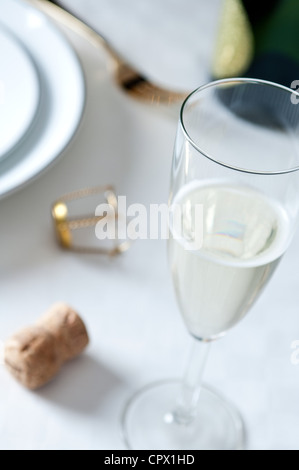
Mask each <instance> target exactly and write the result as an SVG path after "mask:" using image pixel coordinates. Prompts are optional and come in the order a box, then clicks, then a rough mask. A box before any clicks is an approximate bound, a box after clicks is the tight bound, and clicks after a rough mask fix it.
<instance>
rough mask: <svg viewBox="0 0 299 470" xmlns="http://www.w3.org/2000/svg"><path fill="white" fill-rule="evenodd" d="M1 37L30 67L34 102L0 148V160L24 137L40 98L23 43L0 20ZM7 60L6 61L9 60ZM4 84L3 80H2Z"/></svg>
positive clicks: (30, 60)
mask: <svg viewBox="0 0 299 470" xmlns="http://www.w3.org/2000/svg"><path fill="white" fill-rule="evenodd" d="M1 36H2V37H3V38H4V39H6V41H7V42H8V43H9V44H10V46H12V47H13V48H14V50H15V51H17V53H18V54H20V55H22V56H23V59H24V62H25V63H26V67H27V68H29V69H30V72H29V73H30V74H31V78H32V81H33V82H34V83H33V89H34V91H33V93H32V92H30V93H31V94H32V95H33V98H34V103H32V104H31V106H30V110H29V111H28V110H26V115H27V118H26V123H25V122H23V123H22V125H21V126H20V129H19V130H18V132H17V136H16V137H14V138H13V139H12V138H11V139H10V143H9V144H6V145H4V146H2V147H4V150H1V148H0V162H1V161H2V160H3V159H5V158H6V157H8V156H9V154H10V153H11V152H12V151H13V150H14V148H16V147H17V145H18V144H19V143H20V142H21V141H22V140H23V139H24V138H25V135H26V134H27V132H28V131H29V130H30V127H31V126H32V124H33V122H34V120H35V117H36V115H37V113H38V107H39V100H40V92H41V89H40V80H39V76H38V72H37V70H36V66H35V64H34V62H33V60H32V58H31V57H30V55H29V54H28V52H27V50H26V48H25V47H23V44H22V43H21V41H20V40H19V39H18V38H17V37H16V36H15V35H14V34H13V33H12V32H11V31H10V30H9V29H8V28H7V27H6V26H4V25H2V24H1V22H0V37H1ZM10 61H11V60H9V61H8V62H10ZM4 85H5V82H4Z"/></svg>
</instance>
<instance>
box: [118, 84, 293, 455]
mask: <svg viewBox="0 0 299 470" xmlns="http://www.w3.org/2000/svg"><path fill="white" fill-rule="evenodd" d="M294 98H296V99H294ZM297 98H298V95H297V94H296V93H295V92H293V91H292V90H290V89H288V88H285V87H283V86H280V85H277V84H274V83H270V82H265V81H262V80H253V79H226V80H221V81H218V82H213V83H210V84H208V85H206V86H203V87H201V88H199V89H198V90H196V91H195V92H193V93H192V94H191V95H190V96H189V97H188V98H187V100H186V101H185V103H184V104H183V106H182V109H181V114H180V120H179V127H178V132H177V138H176V143H175V151H174V158H173V167H172V177H171V192H170V208H171V209H172V210H171V214H172V216H171V217H170V222H169V229H170V230H169V232H170V237H169V245H168V252H169V262H170V267H171V272H172V276H173V282H174V287H175V292H176V297H177V301H178V305H179V308H180V311H181V314H182V317H183V319H184V322H185V325H186V327H187V329H188V331H189V332H190V334H191V335H192V337H193V338H194V339H195V341H194V345H193V351H192V355H191V358H190V361H189V364H188V368H187V371H186V374H185V377H184V379H183V380H182V381H174V380H173V381H165V382H162V383H157V384H154V385H151V386H149V387H147V388H145V389H144V390H142V391H141V392H139V393H138V394H136V395H135V397H133V399H132V400H131V401H130V402H129V404H128V406H127V407H126V411H125V414H124V417H123V430H124V436H125V439H126V442H127V445H128V447H129V448H131V449H155V450H162V449H172V450H184V449H189V450H202V449H206V450H232V449H242V448H244V446H245V441H244V425H243V421H242V418H241V417H240V415H239V413H238V411H237V410H236V409H235V407H234V406H233V405H231V404H230V403H228V402H227V401H226V399H224V398H223V397H222V396H221V395H219V393H218V392H216V391H214V390H212V389H211V388H209V387H208V386H206V385H203V383H202V376H203V371H204V366H205V364H206V360H207V357H208V351H209V347H210V344H211V343H212V341H214V340H216V339H218V338H220V337H222V336H224V335H225V334H226V333H227V332H228V331H229V330H230V329H231V328H232V327H234V326H235V325H236V324H237V323H238V322H240V321H241V320H242V318H243V317H244V316H245V315H246V314H247V313H248V311H249V310H250V309H251V308H252V306H253V305H254V303H255V302H256V300H257V299H258V298H259V296H260V295H261V293H262V291H263V290H264V288H265V286H266V285H267V283H268V282H269V280H270V279H271V277H272V275H273V273H274V272H275V269H276V268H277V266H278V264H279V262H280V260H281V258H282V256H283V255H284V253H285V252H286V250H287V248H288V246H289V244H290V242H291V240H292V237H293V235H294V232H295V229H296V224H297V216H298V209H299V190H298V188H299V107H298V105H296V103H297V102H298V99H297ZM199 215H200V224H199ZM199 232H200V236H199Z"/></svg>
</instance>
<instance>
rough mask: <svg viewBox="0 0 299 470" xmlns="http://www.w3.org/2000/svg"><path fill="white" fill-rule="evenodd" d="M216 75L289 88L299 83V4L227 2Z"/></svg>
mask: <svg viewBox="0 0 299 470" xmlns="http://www.w3.org/2000/svg"><path fill="white" fill-rule="evenodd" d="M213 75H214V77H215V78H224V77H228V76H246V77H251V78H260V79H264V80H270V81H273V82H276V83H280V84H282V85H285V86H287V87H290V86H291V84H292V82H293V81H294V80H296V79H299V1H298V0H272V2H271V4H269V3H268V2H267V3H266V2H264V3H262V2H259V3H257V2H256V1H253V0H225V1H224V7H223V14H222V20H221V24H220V29H219V37H218V44H217V48H216V54H215V61H214V67H213Z"/></svg>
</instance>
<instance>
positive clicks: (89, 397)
mask: <svg viewBox="0 0 299 470" xmlns="http://www.w3.org/2000/svg"><path fill="white" fill-rule="evenodd" d="M210 3H211V2H210ZM65 4H66V5H69V6H71V7H72V8H74V10H76V11H77V12H80V13H81V15H82V16H84V17H85V18H86V19H88V20H89V21H90V22H91V23H92V24H93V26H95V27H97V28H98V29H99V30H101V31H102V32H103V33H104V35H105V36H106V37H108V39H109V40H110V41H111V42H112V43H113V44H114V45H115V46H116V47H117V48H118V49H119V50H120V51H121V52H122V53H123V54H124V55H126V56H127V57H128V58H130V59H131V60H132V61H133V62H135V63H139V65H140V68H141V69H142V70H144V71H147V72H148V73H150V74H151V75H152V76H153V77H154V78H156V79H157V80H160V81H161V82H163V83H168V84H172V85H173V86H190V87H195V86H196V85H197V82H198V84H200V83H201V82H202V81H203V80H205V77H207V76H208V65H207V64H208V62H204V60H207V59H204V58H202V59H201V60H202V62H201V64H204V65H202V66H201V68H200V71H198V62H197V61H196V58H198V57H202V56H201V54H202V41H197V33H199V36H198V37H200V38H201V37H202V36H201V32H202V29H201V28H204V25H205V22H202V16H204V15H207V16H206V17H207V18H208V16H209V15H210V16H211V13H209V12H210V11H211V10H209V8H208V7H207V4H208V2H198V1H197V0H185V1H184V2H183V3H182V2H181V1H180V0H164V1H163V2H161V1H160V0H138V1H137V0H113V1H111V0H65ZM201 4H204V7H202V5H201ZM203 8H205V10H203ZM203 11H204V12H205V13H204V15H203ZM210 24H211V23H210ZM210 28H211V26H210ZM209 31H211V29H209ZM207 34H208V33H207ZM209 34H210V33H209ZM69 37H70V39H71V41H72V42H73V44H74V45H75V47H76V49H77V52H78V54H79V56H80V58H81V62H82V65H83V68H84V71H85V75H86V80H87V91H88V97H87V107H86V111H85V116H84V120H83V122H82V125H81V128H80V130H79V131H78V133H77V135H76V137H75V139H74V140H73V142H72V144H71V145H70V147H69V148H68V149H67V150H66V151H65V152H64V154H63V156H62V158H60V160H59V161H58V162H57V163H56V165H55V166H53V167H52V168H51V169H50V170H48V171H47V172H46V173H45V174H44V175H43V176H42V177H40V178H39V179H38V180H36V181H35V182H34V183H32V184H31V185H30V186H28V187H27V188H25V189H23V190H22V191H21V192H18V193H16V194H14V195H13V196H10V197H9V198H7V199H6V200H3V201H1V203H0V214H1V230H0V243H1V266H0V283H1V296H0V304H1V320H0V322H1V323H0V324H1V336H0V339H2V340H5V338H7V337H8V336H9V335H11V334H12V333H13V332H14V331H16V330H17V329H19V328H20V327H21V326H25V325H28V324H31V323H33V322H34V321H35V319H36V318H37V317H38V316H39V315H40V314H41V313H42V312H43V311H44V310H46V309H47V307H48V306H50V305H51V304H52V303H53V302H55V301H57V300H63V301H66V302H68V303H70V304H71V305H72V306H74V308H75V309H77V310H78V311H79V312H80V313H81V315H82V316H83V318H84V319H85V321H86V323H87V326H88V329H89V332H90V336H91V344H90V347H89V348H88V350H87V351H86V353H85V354H84V355H83V356H82V357H80V358H79V359H78V360H75V361H74V362H72V363H70V364H68V365H67V366H65V367H64V369H63V371H62V372H61V374H60V375H59V376H58V377H57V379H56V380H55V381H53V382H52V383H51V384H50V385H48V386H47V387H45V388H44V389H42V390H40V391H38V392H35V393H32V392H29V391H26V390H24V389H23V388H22V387H21V386H19V385H18V384H17V383H16V382H15V381H14V380H13V379H12V378H11V377H10V376H9V374H8V373H7V372H6V371H5V369H4V368H3V367H2V368H1V369H0V381H1V387H0V416H1V420H0V447H1V448H2V449H106V450H109V449H122V448H124V446H123V443H122V440H121V438H120V428H119V423H120V414H121V411H122V409H123V406H124V404H125V401H126V400H127V399H128V398H129V397H130V395H131V394H132V393H133V392H134V391H135V390H136V389H138V388H139V387H141V386H143V385H145V384H147V383H149V382H151V381H153V380H159V379H164V378H168V377H170V378H172V377H178V376H179V375H180V374H181V373H183V369H184V365H185V362H186V360H187V357H188V345H189V342H190V339H189V337H188V334H187V332H186V330H185V327H184V325H183V322H182V320H181V317H180V315H179V312H178V307H177V305H176V302H175V298H174V293H173V288H172V284H171V279H170V275H169V271H168V266H167V259H166V246H165V242H163V241H138V242H136V243H135V244H134V245H133V246H132V248H131V250H130V251H129V252H128V253H127V254H125V255H123V256H122V257H119V258H116V259H106V258H105V257H101V256H99V257H97V256H83V255H76V254H72V253H65V252H62V251H61V250H60V249H59V248H58V247H57V245H56V242H55V238H54V236H53V231H52V225H51V218H50V206H51V203H52V202H53V201H54V200H55V199H56V198H57V197H58V196H59V195H61V194H64V193H65V192H67V191H71V190H74V189H79V188H82V187H85V186H92V185H98V184H106V183H113V184H114V185H115V186H116V188H117V192H118V194H120V195H126V196H127V197H128V203H134V202H138V203H144V204H150V203H162V202H166V201H167V195H168V187H169V175H170V166H171V158H172V149H173V142H174V137H175V132H176V125H177V123H176V116H174V115H172V114H171V113H168V112H165V111H163V110H162V109H156V108H151V107H149V106H147V105H144V104H141V103H138V102H134V101H133V100H131V99H130V98H128V97H127V96H125V95H123V94H122V93H121V92H120V91H119V90H118V89H117V88H116V86H115V85H114V83H113V81H112V80H111V77H110V75H109V73H108V72H107V67H106V59H107V57H106V55H105V54H104V52H103V51H97V50H95V49H93V48H92V47H91V46H90V45H88V44H87V43H86V42H85V41H83V40H81V39H80V40H79V38H78V37H76V36H75V35H71V34H70V35H69ZM197 73H199V75H198V77H197V75H196V74H197ZM298 262H299V239H298V236H297V239H296V240H295V242H294V243H293V245H292V247H291V248H290V250H289V252H288V254H287V255H286V257H285V259H284V260H283V262H282V264H281V266H280V268H279V270H278V271H277V273H276V275H275V277H274V279H273V280H272V282H271V284H270V285H269V287H268V289H267V291H266V292H265V294H264V295H263V297H262V298H261V300H260V301H259V302H258V304H257V305H256V306H255V307H254V309H253V311H252V312H251V314H250V315H249V316H248V317H247V318H246V319H245V320H244V321H243V322H242V323H241V324H240V325H239V326H238V327H236V328H235V329H234V330H233V331H231V332H230V334H229V335H228V336H227V337H226V338H224V339H223V340H221V341H219V342H218V343H215V345H214V346H213V349H212V353H211V357H210V361H209V364H208V367H207V372H206V381H208V382H209V383H211V384H212V385H213V386H214V387H217V388H218V389H220V390H221V392H222V394H224V395H225V396H227V397H228V398H229V399H230V400H231V401H233V402H234V403H235V404H236V405H237V406H238V408H239V409H240V411H241V413H242V415H243V417H244V419H245V422H246V427H247V434H248V445H247V447H248V449H299V437H298V436H299V400H298V397H299V366H297V367H296V366H295V365H293V364H292V363H291V354H292V350H291V344H292V342H293V341H294V340H299V289H298V287H299V280H298V276H297V271H298V269H297V266H298Z"/></svg>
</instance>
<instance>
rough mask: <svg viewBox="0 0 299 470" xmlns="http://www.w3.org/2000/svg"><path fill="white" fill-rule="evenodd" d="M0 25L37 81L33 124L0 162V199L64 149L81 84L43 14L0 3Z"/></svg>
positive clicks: (65, 46) (13, 0)
mask: <svg viewBox="0 0 299 470" xmlns="http://www.w3.org/2000/svg"><path fill="white" fill-rule="evenodd" d="M1 24H2V26H4V27H5V28H7V29H8V30H10V31H11V33H12V34H14V35H15V36H16V37H17V38H18V40H19V41H20V42H21V43H22V44H23V47H24V48H25V49H26V50H27V52H28V54H29V55H30V57H31V59H32V61H33V63H34V64H35V67H36V70H37V73H38V77H39V81H40V101H39V108H38V113H37V116H36V119H35V120H34V122H33V125H32V126H31V128H30V129H29V131H28V134H27V135H26V136H25V138H24V139H22V142H21V144H20V145H18V146H17V147H16V148H15V149H13V151H12V152H11V153H10V154H9V157H8V158H5V159H4V160H2V161H0V197H3V196H4V195H7V194H9V193H11V192H13V191H15V190H16V189H18V188H20V187H22V186H23V185H24V184H26V183H27V182H28V181H30V180H31V179H33V178H34V177H36V176H37V175H39V174H40V173H41V172H42V171H43V170H44V169H45V168H46V167H48V166H49V165H50V164H51V163H52V162H53V161H54V160H55V158H57V157H58V156H59V155H60V153H61V152H62V151H63V150H64V148H65V147H66V146H67V144H68V143H69V141H70V140H71V138H72V136H73V135H74V133H75V132H76V130H77V127H78V125H79V123H80V120H81V116H82V112H83V109H84V103H85V84H84V77H83V72H82V69H81V66H80V63H79V60H78V58H77V56H76V54H75V52H74V51H73V49H72V47H71V46H70V45H69V43H68V41H67V40H66V39H65V38H64V36H63V35H62V33H60V31H59V30H58V29H57V28H56V27H55V26H54V25H53V24H52V23H51V21H50V20H49V19H48V18H47V17H46V16H45V15H44V14H42V13H41V12H39V11H38V10H36V9H35V8H32V7H31V6H29V5H28V4H26V3H25V2H23V1H22V0H9V1H7V0H0V25H1ZM19 78H20V82H21V80H22V77H19Z"/></svg>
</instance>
